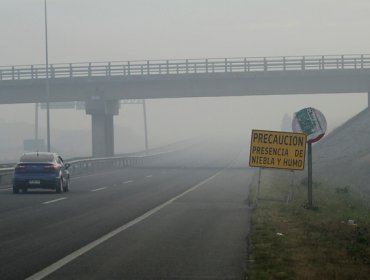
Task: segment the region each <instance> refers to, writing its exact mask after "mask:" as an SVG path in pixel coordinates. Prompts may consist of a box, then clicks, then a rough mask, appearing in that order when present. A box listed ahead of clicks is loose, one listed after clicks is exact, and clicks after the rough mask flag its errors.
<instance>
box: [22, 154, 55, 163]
mask: <svg viewBox="0 0 370 280" xmlns="http://www.w3.org/2000/svg"><path fill="white" fill-rule="evenodd" d="M53 160H54V156H53V155H50V154H26V155H23V156H22V157H21V159H20V161H21V162H52V161H53Z"/></svg>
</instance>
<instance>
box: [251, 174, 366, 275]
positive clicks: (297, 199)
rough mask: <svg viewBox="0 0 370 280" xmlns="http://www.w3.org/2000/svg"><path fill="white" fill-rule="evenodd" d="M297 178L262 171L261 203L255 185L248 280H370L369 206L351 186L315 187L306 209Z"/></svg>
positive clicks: (255, 184)
mask: <svg viewBox="0 0 370 280" xmlns="http://www.w3.org/2000/svg"><path fill="white" fill-rule="evenodd" d="M298 174H299V175H300V176H302V173H296V174H293V173H292V172H290V171H274V170H263V171H262V176H261V187H260V194H259V199H258V201H257V200H256V195H257V185H258V178H255V182H254V183H253V184H252V188H251V193H250V203H251V205H253V210H252V219H251V233H250V237H249V243H250V248H249V251H250V255H249V260H248V279H252V280H254V279H258V280H263V279H369V278H370V244H369V243H370V209H369V205H370V203H367V202H366V201H365V200H364V199H363V198H362V197H360V196H358V195H357V194H355V193H353V191H352V189H351V187H350V186H348V185H346V186H330V185H329V184H328V183H320V182H314V184H313V185H314V191H313V203H314V206H315V207H314V208H313V209H306V208H305V207H304V206H305V205H306V201H307V188H306V185H305V182H306V180H305V179H301V178H298ZM302 183H303V184H302ZM288 197H290V199H287V198H288Z"/></svg>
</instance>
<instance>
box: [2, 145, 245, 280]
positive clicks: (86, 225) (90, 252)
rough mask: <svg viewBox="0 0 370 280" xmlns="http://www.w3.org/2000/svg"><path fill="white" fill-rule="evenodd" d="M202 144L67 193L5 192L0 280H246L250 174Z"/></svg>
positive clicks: (78, 180) (92, 177)
mask: <svg viewBox="0 0 370 280" xmlns="http://www.w3.org/2000/svg"><path fill="white" fill-rule="evenodd" d="M212 144H213V145H210V143H209V142H206V141H205V142H204V141H203V142H201V143H198V144H197V145H193V146H192V147H189V148H187V149H184V150H182V151H180V152H176V153H173V154H171V155H168V156H166V158H164V159H161V160H158V161H157V162H156V161H153V162H152V164H151V165H148V166H144V167H139V168H125V169H120V170H111V171H108V172H100V173H97V174H89V175H85V176H80V177H75V178H73V179H72V182H71V187H70V192H68V193H62V194H55V193H54V192H53V191H41V190H35V191H29V193H27V194H18V195H14V194H13V193H12V192H11V190H10V189H8V188H6V187H5V188H4V187H2V189H0V264H1V266H0V279H27V278H28V279H244V277H245V270H246V267H245V263H246V258H247V242H246V237H247V234H248V229H249V209H248V205H247V203H246V200H247V197H248V187H249V184H250V182H251V178H252V170H250V169H248V168H247V160H248V159H247V158H246V157H247V156H248V154H247V152H246V149H245V147H244V148H243V149H241V145H240V144H239V143H237V142H222V141H220V142H218V143H215V142H214V141H213V143H212Z"/></svg>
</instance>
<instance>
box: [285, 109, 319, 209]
mask: <svg viewBox="0 0 370 280" xmlns="http://www.w3.org/2000/svg"><path fill="white" fill-rule="evenodd" d="M292 127H293V131H294V132H302V133H304V134H306V135H307V161H308V178H307V185H308V186H307V191H308V203H307V207H308V208H312V143H315V142H317V141H319V140H320V139H321V138H322V137H324V135H325V132H326V119H325V116H324V115H323V114H322V113H321V112H320V111H319V110H317V109H315V108H312V107H308V108H305V109H302V110H300V111H298V112H296V113H295V114H294V118H293V122H292Z"/></svg>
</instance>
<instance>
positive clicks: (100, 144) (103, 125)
mask: <svg viewBox="0 0 370 280" xmlns="http://www.w3.org/2000/svg"><path fill="white" fill-rule="evenodd" d="M118 112H119V101H117V100H89V101H87V102H86V114H89V115H91V131H92V137H91V138H92V156H93V157H110V156H113V155H114V128H113V116H114V115H118Z"/></svg>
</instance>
